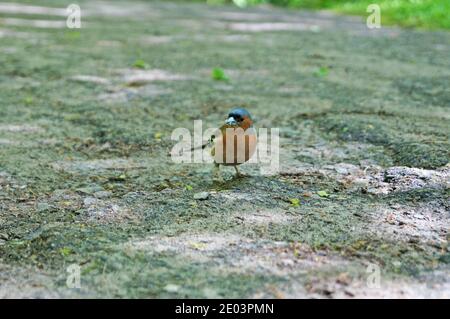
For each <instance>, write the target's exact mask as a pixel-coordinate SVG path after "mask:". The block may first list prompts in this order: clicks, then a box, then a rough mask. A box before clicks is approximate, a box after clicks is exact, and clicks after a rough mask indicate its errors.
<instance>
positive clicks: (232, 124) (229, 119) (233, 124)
mask: <svg viewBox="0 0 450 319" xmlns="http://www.w3.org/2000/svg"><path fill="white" fill-rule="evenodd" d="M225 124H227V125H231V126H236V125H237V124H238V123H237V122H236V120H235V119H234V117H229V118H228V119H227V120H226V121H225Z"/></svg>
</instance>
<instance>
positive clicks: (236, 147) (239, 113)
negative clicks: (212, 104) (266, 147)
mask: <svg viewBox="0 0 450 319" xmlns="http://www.w3.org/2000/svg"><path fill="white" fill-rule="evenodd" d="M218 135H219V136H216V135H213V136H211V139H210V141H209V143H210V144H213V147H212V149H211V156H212V157H213V159H214V168H215V169H214V170H215V175H216V177H218V178H219V179H220V180H221V179H222V177H221V175H220V165H224V166H233V167H234V169H235V170H236V176H237V177H240V176H242V175H241V174H240V172H239V170H238V165H240V164H243V163H245V162H247V161H248V160H249V159H250V158H251V157H252V156H253V154H254V153H255V151H256V131H255V129H254V128H253V120H252V117H251V115H250V113H249V112H248V111H247V110H246V109H243V108H235V109H233V110H231V111H230V112H229V114H228V116H227V120H226V121H225V124H223V125H222V126H221V127H220V128H219V130H218Z"/></svg>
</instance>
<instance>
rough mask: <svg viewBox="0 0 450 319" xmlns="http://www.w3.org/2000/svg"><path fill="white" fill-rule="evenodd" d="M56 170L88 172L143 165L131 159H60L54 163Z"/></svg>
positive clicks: (140, 166) (132, 167)
mask: <svg viewBox="0 0 450 319" xmlns="http://www.w3.org/2000/svg"><path fill="white" fill-rule="evenodd" d="M52 167H53V168H54V169H56V170H64V171H68V172H88V171H102V170H126V169H137V168H142V167H143V166H142V165H140V164H139V163H136V162H134V161H133V160H130V159H121V158H119V159H104V160H91V161H60V162H56V163H53V164H52Z"/></svg>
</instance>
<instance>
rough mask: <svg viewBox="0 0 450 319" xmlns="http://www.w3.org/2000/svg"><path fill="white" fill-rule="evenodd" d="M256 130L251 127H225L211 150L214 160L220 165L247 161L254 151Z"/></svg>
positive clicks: (238, 163)
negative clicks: (244, 128)
mask: <svg viewBox="0 0 450 319" xmlns="http://www.w3.org/2000/svg"><path fill="white" fill-rule="evenodd" d="M256 143H257V140H256V132H255V130H254V129H253V128H249V129H247V130H246V131H244V130H243V129H230V128H229V129H226V131H223V133H222V135H221V136H219V137H218V138H217V139H216V140H215V143H214V144H215V145H214V148H213V151H212V156H213V157H214V161H215V162H216V163H218V164H221V165H233V166H234V165H240V164H243V163H245V162H247V161H248V160H249V159H250V158H251V157H252V156H253V155H254V154H255V151H256Z"/></svg>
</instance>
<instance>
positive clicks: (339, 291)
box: [259, 269, 450, 299]
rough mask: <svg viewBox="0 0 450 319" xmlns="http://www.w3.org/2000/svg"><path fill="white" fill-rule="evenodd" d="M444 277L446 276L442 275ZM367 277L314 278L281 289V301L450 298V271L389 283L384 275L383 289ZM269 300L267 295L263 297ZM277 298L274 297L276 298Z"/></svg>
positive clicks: (380, 284) (279, 292)
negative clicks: (307, 299) (297, 299)
mask: <svg viewBox="0 0 450 319" xmlns="http://www.w3.org/2000/svg"><path fill="white" fill-rule="evenodd" d="M441 273H444V276H443V275H442V274H441ZM368 275H369V274H367V275H366V276H364V275H363V276H358V277H356V278H352V276H351V275H350V274H349V273H346V272H342V273H341V274H338V275H336V276H332V277H327V278H314V279H312V280H310V281H309V282H308V283H306V284H304V283H299V282H292V283H291V284H290V285H287V287H283V288H278V289H277V293H278V297H280V298H337V299H342V298H345V299H347V298H358V299H369V298H370V299H373V298H375V299H381V298H383V299H384V298H388V299H406V298H407V299H422V298H443V299H448V298H449V297H450V281H449V278H450V271H449V270H448V269H447V270H443V271H442V270H439V271H433V272H431V274H430V276H431V277H430V278H427V279H424V278H419V279H418V280H412V279H391V280H389V279H385V278H383V273H381V278H380V282H379V285H374V284H373V282H372V281H371V280H370V279H369V277H368ZM264 296H266V297H269V296H268V295H267V293H265V294H264V293H262V294H260V296H259V297H264ZM272 297H273V296H272Z"/></svg>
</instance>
